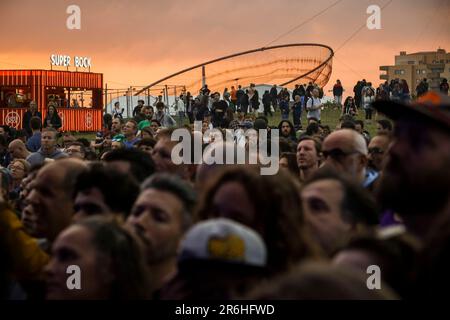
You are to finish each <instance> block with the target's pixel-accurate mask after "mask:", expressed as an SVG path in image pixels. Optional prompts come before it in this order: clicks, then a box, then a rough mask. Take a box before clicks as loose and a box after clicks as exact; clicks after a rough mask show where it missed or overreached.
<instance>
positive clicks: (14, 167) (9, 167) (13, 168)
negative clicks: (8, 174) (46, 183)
mask: <svg viewBox="0 0 450 320" xmlns="http://www.w3.org/2000/svg"><path fill="white" fill-rule="evenodd" d="M8 169H9V170H20V171H25V168H23V167H22V166H12V165H9V166H8Z"/></svg>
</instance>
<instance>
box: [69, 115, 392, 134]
mask: <svg viewBox="0 0 450 320" xmlns="http://www.w3.org/2000/svg"><path fill="white" fill-rule="evenodd" d="M259 115H263V114H259ZM340 117H341V113H340V110H338V109H333V108H329V107H327V108H325V109H324V110H322V113H321V118H322V119H321V122H322V124H323V125H328V126H329V127H330V129H331V130H334V129H335V128H336V125H337V124H338V123H339V118H340ZM356 118H357V119H360V120H364V111H363V110H359V112H358V115H357V117H356ZM382 118H383V117H382V116H381V115H380V116H378V117H377V115H376V114H375V113H374V115H373V117H372V123H371V124H365V125H364V129H365V130H367V131H368V132H369V133H370V136H372V137H373V136H374V135H375V133H376V120H377V119H382ZM268 119H269V125H270V126H278V124H279V123H280V121H281V113H280V111H277V112H275V113H274V115H273V117H270V116H268ZM175 120H178V119H177V117H175ZM289 120H290V121H291V122H292V121H293V120H292V112H291V114H290V115H289ZM187 123H188V121H187V120H186V124H187ZM302 126H303V129H306V126H307V124H306V112H303V113H302ZM75 136H76V137H77V138H86V139H88V140H93V139H95V133H93V132H79V133H75Z"/></svg>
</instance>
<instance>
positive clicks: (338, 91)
mask: <svg viewBox="0 0 450 320" xmlns="http://www.w3.org/2000/svg"><path fill="white" fill-rule="evenodd" d="M343 92H344V88H342V86H341V85H338V84H335V85H334V87H333V95H334V96H337V97H341V96H342V93H343Z"/></svg>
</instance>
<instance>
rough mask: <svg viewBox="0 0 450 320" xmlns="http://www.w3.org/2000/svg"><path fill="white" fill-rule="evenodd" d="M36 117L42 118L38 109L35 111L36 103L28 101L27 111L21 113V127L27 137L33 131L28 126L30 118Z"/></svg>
mask: <svg viewBox="0 0 450 320" xmlns="http://www.w3.org/2000/svg"><path fill="white" fill-rule="evenodd" d="M33 117H38V118H40V119H42V115H41V113H40V112H39V111H37V103H36V101H31V102H30V107H29V109H28V111H27V112H25V114H24V115H23V129H25V131H26V132H27V135H28V137H31V135H32V134H33V131H32V129H31V126H30V121H31V118H33Z"/></svg>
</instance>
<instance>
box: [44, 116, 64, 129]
mask: <svg viewBox="0 0 450 320" xmlns="http://www.w3.org/2000/svg"><path fill="white" fill-rule="evenodd" d="M48 120H50V123H51V125H52V127H53V128H54V129H56V130H58V129H59V128H61V127H62V121H61V118H60V117H59V115H58V113H57V112H55V113H53V116H52V118H51V119H50V114H48V113H47V115H46V116H45V119H44V125H43V127H44V128H47V126H48V124H47V121H48Z"/></svg>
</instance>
